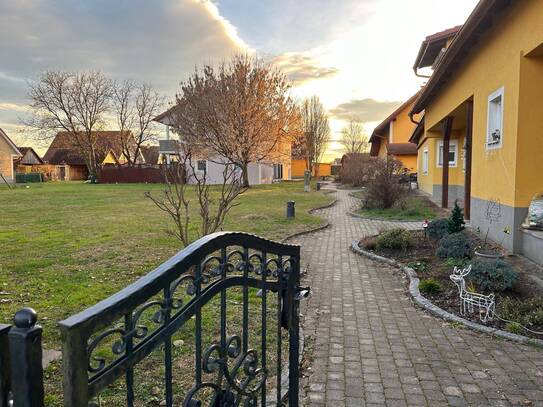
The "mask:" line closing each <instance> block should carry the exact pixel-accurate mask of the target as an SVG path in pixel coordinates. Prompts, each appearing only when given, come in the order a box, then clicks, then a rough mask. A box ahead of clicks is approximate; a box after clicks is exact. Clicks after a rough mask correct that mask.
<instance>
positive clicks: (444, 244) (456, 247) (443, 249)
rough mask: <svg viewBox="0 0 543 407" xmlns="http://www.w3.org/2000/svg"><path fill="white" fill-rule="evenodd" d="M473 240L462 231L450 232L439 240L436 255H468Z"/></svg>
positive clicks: (457, 256)
mask: <svg viewBox="0 0 543 407" xmlns="http://www.w3.org/2000/svg"><path fill="white" fill-rule="evenodd" d="M472 249H473V241H472V240H471V239H470V238H469V236H468V235H466V234H465V233H464V232H458V233H452V234H450V235H447V236H445V237H443V239H441V240H440V241H439V246H438V248H437V251H436V255H437V256H438V257H440V258H442V259H449V258H453V259H463V258H466V257H469V256H470V254H471V251H472Z"/></svg>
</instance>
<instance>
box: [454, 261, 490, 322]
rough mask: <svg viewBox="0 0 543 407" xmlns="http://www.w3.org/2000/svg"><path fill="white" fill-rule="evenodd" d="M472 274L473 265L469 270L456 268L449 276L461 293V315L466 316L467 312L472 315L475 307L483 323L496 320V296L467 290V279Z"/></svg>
mask: <svg viewBox="0 0 543 407" xmlns="http://www.w3.org/2000/svg"><path fill="white" fill-rule="evenodd" d="M470 272H471V264H470V265H469V267H468V268H465V269H459V268H458V267H455V268H454V270H453V273H452V274H451V275H450V276H449V277H450V279H451V280H452V281H453V283H454V284H456V286H457V287H458V291H459V293H460V314H461V315H465V314H466V313H467V312H470V313H472V312H473V310H474V308H475V307H478V310H479V318H480V319H481V321H482V322H486V321H489V320H492V319H493V318H494V310H495V303H494V294H490V295H483V294H479V293H474V292H469V291H468V290H466V281H465V280H464V277H466V276H467V275H468V274H469V273H470Z"/></svg>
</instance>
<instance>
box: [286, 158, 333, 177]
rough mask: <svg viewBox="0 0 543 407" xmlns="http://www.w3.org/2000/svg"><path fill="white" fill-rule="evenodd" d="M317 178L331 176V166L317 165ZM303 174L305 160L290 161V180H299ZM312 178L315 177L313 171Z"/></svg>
mask: <svg viewBox="0 0 543 407" xmlns="http://www.w3.org/2000/svg"><path fill="white" fill-rule="evenodd" d="M318 168H319V172H318V174H319V177H328V176H330V175H331V174H332V165H331V164H325V163H319V164H318ZM304 172H305V160H300V159H293V160H292V178H300V177H303V176H304ZM313 176H315V171H313Z"/></svg>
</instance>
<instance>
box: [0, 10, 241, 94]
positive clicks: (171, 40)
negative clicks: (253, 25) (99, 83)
mask: <svg viewBox="0 0 543 407" xmlns="http://www.w3.org/2000/svg"><path fill="white" fill-rule="evenodd" d="M44 27H47V29H44ZM0 49H1V50H2V55H4V56H5V58H3V59H2V71H1V72H0V90H2V100H3V101H5V100H8V101H10V102H12V101H13V100H11V97H17V98H20V97H21V93H22V94H23V95H24V94H25V93H26V84H25V81H26V80H28V79H34V78H36V77H37V76H38V75H39V73H40V72H42V71H45V70H89V69H95V70H101V71H103V72H105V73H106V74H108V75H110V76H112V77H115V78H119V79H125V78H131V79H135V80H140V81H145V82H149V83H151V84H153V85H155V86H157V87H158V88H159V89H160V90H161V91H163V92H164V93H167V94H168V95H169V96H173V94H174V93H175V91H177V89H178V84H179V82H180V81H182V80H183V79H185V78H186V76H187V74H189V73H191V72H192V71H193V70H194V67H195V65H202V64H204V63H215V62H219V61H221V60H223V59H224V58H228V57H229V56H231V55H232V54H233V53H235V52H238V51H240V50H247V49H248V46H247V44H246V43H245V42H244V41H243V40H242V39H241V38H240V37H239V35H238V33H237V30H236V28H235V27H234V26H233V25H232V24H231V23H230V22H229V21H228V20H226V19H225V18H223V17H222V16H221V15H220V14H219V11H218V9H217V7H216V5H215V4H213V3H212V2H210V1H207V0H177V1H170V0H155V1H148V0H131V1H129V2H127V1H122V2H121V1H118V2H112V1H110V0H95V1H92V2H85V1H72V0H49V1H44V0H25V1H20V2H19V1H17V2H15V1H13V2H12V1H0ZM8 82H9V92H10V93H11V94H6V89H3V88H5V87H8Z"/></svg>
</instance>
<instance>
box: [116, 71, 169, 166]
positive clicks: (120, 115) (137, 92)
mask: <svg viewBox="0 0 543 407" xmlns="http://www.w3.org/2000/svg"><path fill="white" fill-rule="evenodd" d="M162 102H163V98H162V97H161V96H160V95H159V93H158V92H157V91H155V90H154V89H153V87H152V86H151V85H149V84H136V83H134V82H133V81H129V80H128V81H124V82H122V83H116V84H115V86H114V87H113V97H112V105H113V111H114V114H115V117H116V120H117V126H118V128H119V131H120V134H121V144H122V151H123V154H124V156H125V157H126V160H127V163H128V165H134V164H136V163H137V162H138V158H139V156H140V152H141V146H142V145H143V144H145V143H146V142H148V141H151V140H154V139H155V138H156V124H155V122H154V121H153V118H154V117H156V116H157V115H158V114H159V113H160V110H161V108H162Z"/></svg>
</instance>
